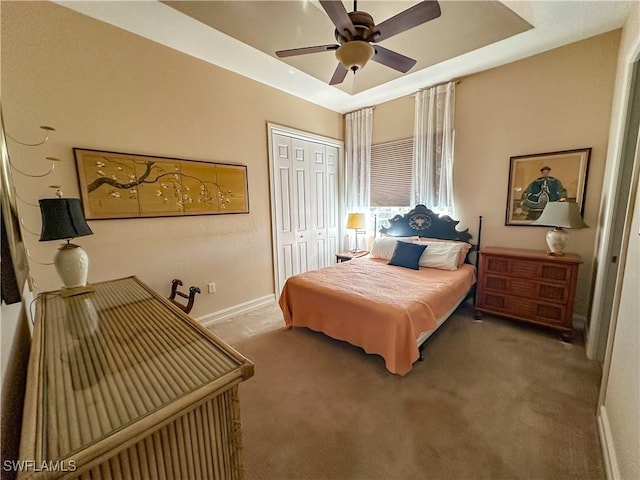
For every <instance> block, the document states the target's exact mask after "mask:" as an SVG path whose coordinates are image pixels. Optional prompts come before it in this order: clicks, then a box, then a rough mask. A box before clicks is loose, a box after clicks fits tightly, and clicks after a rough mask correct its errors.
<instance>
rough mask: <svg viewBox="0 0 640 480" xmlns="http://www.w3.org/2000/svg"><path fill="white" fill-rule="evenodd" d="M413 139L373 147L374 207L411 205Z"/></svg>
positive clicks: (371, 197)
mask: <svg viewBox="0 0 640 480" xmlns="http://www.w3.org/2000/svg"><path fill="white" fill-rule="evenodd" d="M412 159H413V137H411V138H404V139H401V140H394V141H392V142H386V143H379V144H377V145H372V146H371V171H370V172H371V173H370V175H371V194H370V204H371V206H372V207H402V206H409V205H411V178H412V168H413V161H412Z"/></svg>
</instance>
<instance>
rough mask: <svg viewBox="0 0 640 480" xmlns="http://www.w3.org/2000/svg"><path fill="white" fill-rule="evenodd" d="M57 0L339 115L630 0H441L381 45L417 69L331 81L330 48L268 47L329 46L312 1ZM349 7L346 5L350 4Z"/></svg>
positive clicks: (622, 14)
mask: <svg viewBox="0 0 640 480" xmlns="http://www.w3.org/2000/svg"><path fill="white" fill-rule="evenodd" d="M56 3H58V4H60V5H64V6H66V7H68V8H70V9H72V10H75V11H77V12H80V13H83V14H85V15H88V16H90V17H93V18H96V19H98V20H101V21H104V22H106V23H109V24H112V25H115V26H117V27H119V28H122V29H124V30H127V31H130V32H132V33H136V34H138V35H141V36H143V37H146V38H149V39H151V40H153V41H156V42H158V43H160V44H163V45H166V46H168V47H171V48H173V49H176V50H179V51H181V52H184V53H187V54H189V55H192V56H194V57H197V58H199V59H202V60H204V61H207V62H210V63H212V64H215V65H218V66H220V67H222V68H225V69H228V70H231V71H234V72H236V73H239V74H241V75H244V76H246V77H249V78H252V79H254V80H256V81H258V82H261V83H264V84H266V85H269V86H271V87H274V88H277V89H279V90H282V91H285V92H287V93H290V94H292V95H295V96H297V97H300V98H303V99H305V100H308V101H310V102H313V103H316V104H318V105H321V106H324V107H326V108H329V109H331V110H334V111H336V112H340V113H345V112H349V111H352V110H355V109H358V108H361V107H364V106H370V105H376V104H379V103H382V102H385V101H389V100H392V99H394V98H398V97H401V96H405V95H408V94H411V93H413V92H415V91H416V90H418V89H420V88H424V87H426V86H429V85H433V84H435V83H440V82H444V81H448V80H452V79H455V78H460V77H464V76H466V75H469V74H472V73H476V72H479V71H482V70H486V69H489V68H493V67H496V66H499V65H503V64H506V63H509V62H512V61H515V60H519V59H521V58H525V57H528V56H530V55H534V54H536V53H540V52H543V51H546V50H549V49H552V48H556V47H559V46H562V45H566V44H568V43H572V42H575V41H578V40H582V39H584V38H588V37H591V36H594V35H598V34H600V33H604V32H607V31H610V30H613V29H616V28H619V27H621V26H622V25H623V24H624V22H625V20H626V18H627V15H628V14H629V12H630V11H631V7H632V6H633V3H634V2H631V1H591V0H570V1H561V0H546V1H541V0H520V1H518V0H516V1H512V0H504V1H502V2H494V1H483V0H474V1H471V2H461V1H456V0H453V1H452V0H443V1H441V2H440V5H441V8H442V15H441V17H440V18H438V19H435V20H432V21H431V22H428V23H426V24H424V25H421V26H419V27H416V28H415V29H412V30H415V31H412V30H410V31H408V32H404V33H402V34H399V35H397V36H396V37H393V38H391V39H388V40H386V41H385V42H384V44H383V46H384V47H386V48H391V49H393V50H395V51H398V52H399V53H402V54H404V55H407V56H410V57H412V58H416V59H417V60H418V64H417V65H416V66H415V67H414V68H413V69H411V70H410V71H409V72H408V73H406V74H404V75H399V74H395V72H393V71H392V70H390V69H388V68H386V67H384V66H381V65H378V64H374V63H373V62H370V63H369V64H367V65H366V66H365V67H364V68H363V69H362V71H360V72H358V73H357V74H356V76H355V78H353V75H351V74H349V76H348V77H347V80H346V81H345V84H344V85H339V86H330V85H328V84H327V81H328V79H329V78H330V77H331V74H332V73H333V70H334V68H335V64H336V61H335V58H334V57H333V53H332V52H323V53H315V54H311V55H305V58H303V57H289V58H286V59H278V58H276V57H275V56H274V54H273V50H274V49H278V50H280V49H287V48H297V47H305V46H312V45H323V44H330V43H335V38H334V37H333V28H334V27H333V25H332V24H331V21H330V20H329V19H328V17H327V16H326V15H325V14H324V11H323V10H322V7H321V6H320V5H319V4H318V3H317V1H316V0H296V1H293V0H292V1H275V2H271V1H261V2H245V1H242V0H240V1H224V2H209V1H199V2H167V3H163V2H160V1H157V0H136V1H108V0H107V1H68V0H58V1H56ZM415 3H417V2H416V1H412V2H407V1H372V0H361V1H359V2H358V10H364V11H367V12H368V13H370V14H371V15H373V16H374V19H375V20H376V22H377V23H380V22H382V21H383V20H385V19H386V18H389V17H390V16H391V15H393V14H395V13H397V12H399V11H401V10H404V9H405V8H407V7H408V6H411V5H413V4H415ZM352 6H353V5H352V1H347V2H345V7H346V9H347V11H351V10H352ZM173 7H175V8H173ZM507 7H508V8H507ZM180 10H182V11H180ZM184 12H186V13H184ZM211 25H213V26H215V27H217V29H216V28H214V27H212V26H211ZM283 25H284V27H283ZM531 26H533V28H531ZM223 31H226V32H227V33H223ZM232 35H233V36H232ZM234 37H237V38H234ZM404 37H406V38H404ZM241 40H243V41H244V42H246V43H243V41H241ZM251 45H253V46H251ZM442 45H446V46H447V48H444V47H441V46H442ZM434 51H435V53H434ZM367 70H369V72H368V73H367V72H366V71H367ZM365 74H366V75H365Z"/></svg>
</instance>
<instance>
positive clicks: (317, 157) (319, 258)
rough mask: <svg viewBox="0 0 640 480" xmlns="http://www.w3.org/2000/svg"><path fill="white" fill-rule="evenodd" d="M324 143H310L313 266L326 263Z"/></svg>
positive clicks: (323, 265) (327, 254)
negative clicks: (315, 253)
mask: <svg viewBox="0 0 640 480" xmlns="http://www.w3.org/2000/svg"><path fill="white" fill-rule="evenodd" d="M325 148H326V147H325V145H321V144H319V143H311V144H310V146H309V150H310V152H311V170H310V173H311V198H312V199H313V200H312V202H311V229H312V237H313V241H314V243H315V248H316V252H317V255H316V258H315V265H314V268H322V267H326V266H327V265H328V256H329V250H328V247H327V161H326V155H325Z"/></svg>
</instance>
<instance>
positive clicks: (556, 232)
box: [532, 201, 588, 256]
mask: <svg viewBox="0 0 640 480" xmlns="http://www.w3.org/2000/svg"><path fill="white" fill-rule="evenodd" d="M532 225H545V226H547V227H554V228H553V230H549V231H548V232H547V245H548V246H549V252H548V253H549V255H556V256H562V255H564V247H565V246H566V244H567V240H569V234H568V233H567V232H566V231H565V230H563V229H564V228H587V227H588V225H587V224H586V223H584V221H583V220H582V217H581V216H580V210H579V208H578V204H577V203H575V202H562V201H560V202H548V203H547V204H546V205H545V207H544V210H543V211H542V213H541V214H540V217H538V219H537V220H536V221H534V222H533V223H532Z"/></svg>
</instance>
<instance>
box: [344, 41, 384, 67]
mask: <svg viewBox="0 0 640 480" xmlns="http://www.w3.org/2000/svg"><path fill="white" fill-rule="evenodd" d="M374 53H375V51H374V49H373V47H372V46H371V45H370V44H369V43H368V42H364V41H362V40H352V41H350V42H347V43H345V44H343V45H341V46H340V47H339V48H338V49H337V50H336V58H337V59H338V61H339V62H340V63H341V64H342V65H344V66H345V68H347V70H352V71H353V72H356V71H357V70H359V69H361V68H362V67H364V66H365V65H366V63H367V62H368V61H369V60H371V57H373V54H374Z"/></svg>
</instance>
